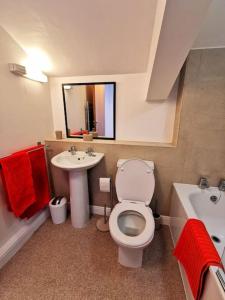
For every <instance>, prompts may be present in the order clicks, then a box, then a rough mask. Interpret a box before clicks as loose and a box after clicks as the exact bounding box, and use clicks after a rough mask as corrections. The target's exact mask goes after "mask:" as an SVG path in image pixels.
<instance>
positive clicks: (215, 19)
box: [193, 0, 225, 49]
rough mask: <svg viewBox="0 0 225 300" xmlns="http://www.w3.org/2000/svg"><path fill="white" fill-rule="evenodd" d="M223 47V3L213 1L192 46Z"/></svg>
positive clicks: (224, 13)
mask: <svg viewBox="0 0 225 300" xmlns="http://www.w3.org/2000/svg"><path fill="white" fill-rule="evenodd" d="M217 47H225V1H224V0H214V1H212V4H211V6H210V8H209V10H208V13H207V16H206V18H205V20H204V22H203V24H202V27H201V30H200V33H199V35H198V37H197V39H196V41H195V43H194V45H193V49H195V48H217Z"/></svg>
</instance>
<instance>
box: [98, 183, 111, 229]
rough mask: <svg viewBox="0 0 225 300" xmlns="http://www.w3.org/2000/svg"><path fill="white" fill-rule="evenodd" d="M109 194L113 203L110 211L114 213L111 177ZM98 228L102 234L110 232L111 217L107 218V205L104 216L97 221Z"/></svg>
mask: <svg viewBox="0 0 225 300" xmlns="http://www.w3.org/2000/svg"><path fill="white" fill-rule="evenodd" d="M105 193H107V192H105ZM109 193H110V202H111V207H110V211H112V209H113V192H112V178H111V177H110V191H109ZM96 227H97V229H98V230H99V231H101V232H107V231H109V217H108V216H107V206H106V203H105V205H104V216H103V217H101V218H99V219H98V220H97V222H96Z"/></svg>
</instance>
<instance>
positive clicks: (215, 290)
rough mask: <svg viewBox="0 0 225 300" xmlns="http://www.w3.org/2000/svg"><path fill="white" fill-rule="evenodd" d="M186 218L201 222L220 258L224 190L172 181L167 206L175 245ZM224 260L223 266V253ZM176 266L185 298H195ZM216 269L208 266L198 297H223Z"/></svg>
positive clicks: (224, 217)
mask: <svg viewBox="0 0 225 300" xmlns="http://www.w3.org/2000/svg"><path fill="white" fill-rule="evenodd" d="M189 218H195V219H199V220H201V221H203V223H204V224H205V226H206V229H207V231H208V233H209V235H210V236H211V238H212V241H213V243H214V245H215V247H216V249H217V251H218V253H219V255H220V257H222V254H223V251H224V248H225V192H221V191H219V190H218V188H214V187H212V188H209V189H206V190H201V189H200V188H199V187H198V186H196V185H191V184H181V183H174V184H173V192H172V196H171V208H170V231H171V236H172V239H173V243H174V245H175V244H176V242H177V240H178V238H179V236H180V233H181V231H182V229H183V226H184V224H185V223H186V221H187V219H189ZM223 263H224V265H225V254H224V255H223ZM179 267H180V272H181V277H182V280H183V284H184V289H185V293H186V298H187V299H188V300H192V299H194V298H193V296H192V293H191V289H190V286H189V283H188V281H187V278H186V274H185V272H184V270H183V267H182V266H181V265H180V264H179ZM217 270H218V268H216V267H210V270H209V272H208V274H207V277H206V284H205V286H204V291H203V295H202V298H201V299H204V300H211V299H213V300H214V299H215V300H220V299H221V300H222V299H223V300H224V299H225V291H224V289H223V287H222V285H221V283H220V281H219V279H218V276H217ZM222 276H224V274H222ZM224 279H225V276H224Z"/></svg>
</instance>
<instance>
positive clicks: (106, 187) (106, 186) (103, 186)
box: [99, 178, 110, 193]
mask: <svg viewBox="0 0 225 300" xmlns="http://www.w3.org/2000/svg"><path fill="white" fill-rule="evenodd" d="M99 187H100V191H101V192H107V193H109V192H110V178H99Z"/></svg>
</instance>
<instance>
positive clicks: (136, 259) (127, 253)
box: [118, 246, 144, 268]
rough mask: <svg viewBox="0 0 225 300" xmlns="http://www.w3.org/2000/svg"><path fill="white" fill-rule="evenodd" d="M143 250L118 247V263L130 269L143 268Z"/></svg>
mask: <svg viewBox="0 0 225 300" xmlns="http://www.w3.org/2000/svg"><path fill="white" fill-rule="evenodd" d="M143 250H144V249H143V248H137V249H133V248H126V247H120V246H119V247H118V251H119V253H118V254H119V257H118V261H119V263H120V264H121V265H122V266H125V267H130V268H140V267H142V257H143Z"/></svg>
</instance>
